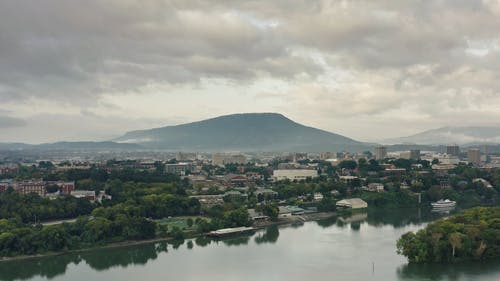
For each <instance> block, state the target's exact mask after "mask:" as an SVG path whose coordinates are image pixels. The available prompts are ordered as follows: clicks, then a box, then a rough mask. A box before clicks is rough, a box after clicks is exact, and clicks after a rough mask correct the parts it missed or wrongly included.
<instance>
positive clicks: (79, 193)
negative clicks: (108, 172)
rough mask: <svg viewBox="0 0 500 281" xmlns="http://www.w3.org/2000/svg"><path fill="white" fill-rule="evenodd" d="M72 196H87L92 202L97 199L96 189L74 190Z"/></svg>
mask: <svg viewBox="0 0 500 281" xmlns="http://www.w3.org/2000/svg"><path fill="white" fill-rule="evenodd" d="M71 196H73V197H75V198H85V199H87V200H89V201H91V202H94V201H95V200H96V195H95V191H93V190H73V191H72V192H71Z"/></svg>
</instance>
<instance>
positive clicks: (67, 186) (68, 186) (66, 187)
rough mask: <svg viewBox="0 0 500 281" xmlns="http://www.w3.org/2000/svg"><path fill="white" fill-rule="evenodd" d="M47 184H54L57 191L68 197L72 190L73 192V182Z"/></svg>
mask: <svg viewBox="0 0 500 281" xmlns="http://www.w3.org/2000/svg"><path fill="white" fill-rule="evenodd" d="M48 184H54V185H57V186H58V187H59V191H60V192H61V194H64V195H70V194H71V192H73V190H75V182H74V181H68V182H64V181H56V182H48Z"/></svg>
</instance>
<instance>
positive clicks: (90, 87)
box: [0, 0, 500, 143]
mask: <svg viewBox="0 0 500 281" xmlns="http://www.w3.org/2000/svg"><path fill="white" fill-rule="evenodd" d="M499 26H500V4H499V3H498V1H405V2H404V3H403V2H401V1H300V0H286V1H285V0H284V1H204V0H202V1H191V0H180V1H175V0H172V1H129V0H116V1H106V2H102V1H82V2H77V3H74V2H70V1H63V0H61V1H55V0H48V1H43V4H42V3H41V2H39V1H19V0H12V1H11V0H6V1H1V3H0V129H1V131H2V134H1V135H0V141H1V142H12V141H20V142H27V143H40V142H50V141H60V140H107V139H111V138H114V137H117V136H119V135H122V134H123V133H124V132H126V131H130V130H134V129H147V128H152V127H158V126H163V125H172V124H180V123H185V122H191V121H197V120H201V119H205V118H210V117H215V116H219V115H225V114H231V113H238V112H278V113H281V114H284V115H286V116H287V117H289V118H291V119H292V120H294V121H297V122H300V123H302V124H306V125H309V126H314V127H317V128H321V129H324V130H328V131H331V132H335V133H339V134H342V135H346V136H349V137H352V138H355V139H358V140H362V141H377V140H380V139H383V138H391V137H400V136H405V135H410V134H414V133H418V132H420V131H423V130H427V129H432V128H438V127H441V126H448V125H455V126H456V125H499V122H498V120H500V93H499V89H500V84H499V83H500V82H499V81H500V79H498V71H499V67H500V48H499V44H500V43H499V40H500V31H499V28H498V27H499Z"/></svg>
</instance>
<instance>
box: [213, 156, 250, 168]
mask: <svg viewBox="0 0 500 281" xmlns="http://www.w3.org/2000/svg"><path fill="white" fill-rule="evenodd" d="M246 163H247V158H246V157H245V155H242V154H224V153H215V154H213V155H212V165H215V166H224V165H226V164H246Z"/></svg>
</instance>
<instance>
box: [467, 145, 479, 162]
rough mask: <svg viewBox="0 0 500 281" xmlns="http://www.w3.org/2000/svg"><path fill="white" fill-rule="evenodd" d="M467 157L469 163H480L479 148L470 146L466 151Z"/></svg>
mask: <svg viewBox="0 0 500 281" xmlns="http://www.w3.org/2000/svg"><path fill="white" fill-rule="evenodd" d="M467 159H468V160H469V163H472V164H474V165H479V164H481V150H479V149H477V148H470V149H469V150H468V151H467Z"/></svg>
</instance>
